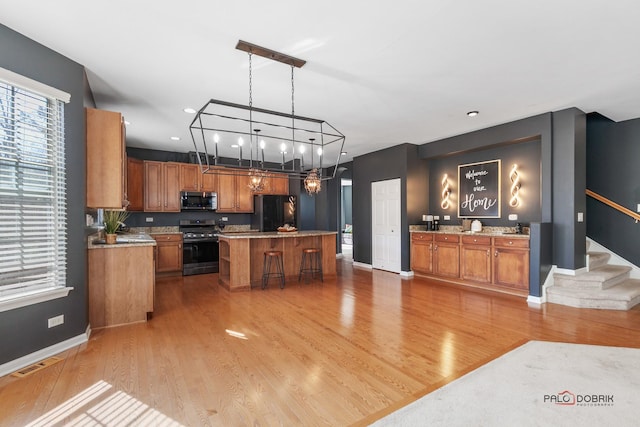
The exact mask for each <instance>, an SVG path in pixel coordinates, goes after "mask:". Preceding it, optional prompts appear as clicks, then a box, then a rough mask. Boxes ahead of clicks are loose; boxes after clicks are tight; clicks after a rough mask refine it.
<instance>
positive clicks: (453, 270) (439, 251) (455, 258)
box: [433, 242, 460, 277]
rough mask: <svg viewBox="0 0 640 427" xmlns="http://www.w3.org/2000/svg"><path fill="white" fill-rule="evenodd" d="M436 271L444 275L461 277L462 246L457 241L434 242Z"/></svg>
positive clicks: (439, 274)
mask: <svg viewBox="0 0 640 427" xmlns="http://www.w3.org/2000/svg"><path fill="white" fill-rule="evenodd" d="M434 245H435V246H434V250H433V264H434V273H435V274H437V275H438V276H443V277H460V247H459V246H458V244H457V243H442V242H434Z"/></svg>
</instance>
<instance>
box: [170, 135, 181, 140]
mask: <svg viewBox="0 0 640 427" xmlns="http://www.w3.org/2000/svg"><path fill="white" fill-rule="evenodd" d="M171 140H172V141H180V137H179V136H172V137H171Z"/></svg>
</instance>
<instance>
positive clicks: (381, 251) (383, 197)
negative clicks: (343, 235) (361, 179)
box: [371, 178, 402, 273]
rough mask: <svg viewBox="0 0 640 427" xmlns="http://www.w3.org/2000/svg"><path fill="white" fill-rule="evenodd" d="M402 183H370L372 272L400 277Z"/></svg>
mask: <svg viewBox="0 0 640 427" xmlns="http://www.w3.org/2000/svg"><path fill="white" fill-rule="evenodd" d="M400 213H401V205H400V179H399V178H398V179H390V180H387V181H378V182H372V183H371V215H372V218H371V236H373V242H372V246H373V248H372V249H373V257H372V258H373V262H372V266H373V268H379V269H381V270H388V271H393V272H395V273H400V268H401V261H400V260H401V256H400V254H401V252H402V244H401V241H400Z"/></svg>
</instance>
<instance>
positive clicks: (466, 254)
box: [460, 236, 492, 283]
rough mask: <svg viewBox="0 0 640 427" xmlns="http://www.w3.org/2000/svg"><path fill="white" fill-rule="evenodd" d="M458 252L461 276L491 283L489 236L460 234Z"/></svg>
mask: <svg viewBox="0 0 640 427" xmlns="http://www.w3.org/2000/svg"><path fill="white" fill-rule="evenodd" d="M460 252H461V253H460V269H461V274H460V276H461V278H462V279H465V280H473V281H474V282H479V283H491V262H492V259H491V237H489V236H462V245H461V246H460Z"/></svg>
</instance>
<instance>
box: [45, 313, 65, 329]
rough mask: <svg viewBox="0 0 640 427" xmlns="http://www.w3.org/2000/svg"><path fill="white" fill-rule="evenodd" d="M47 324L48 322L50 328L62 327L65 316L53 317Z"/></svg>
mask: <svg viewBox="0 0 640 427" xmlns="http://www.w3.org/2000/svg"><path fill="white" fill-rule="evenodd" d="M47 322H48V325H49V326H48V327H49V328H53V327H54V326H58V325H62V324H63V323H64V314H61V315H60V316H56V317H52V318H50V319H49V320H48V321H47Z"/></svg>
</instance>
